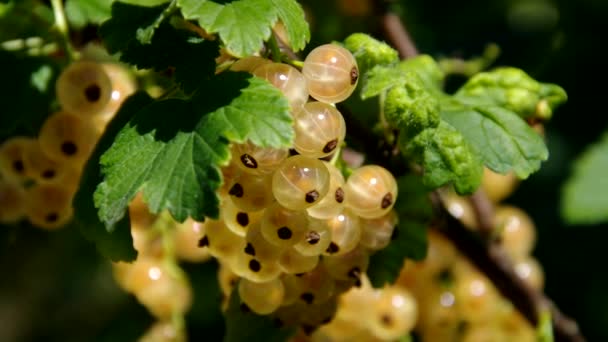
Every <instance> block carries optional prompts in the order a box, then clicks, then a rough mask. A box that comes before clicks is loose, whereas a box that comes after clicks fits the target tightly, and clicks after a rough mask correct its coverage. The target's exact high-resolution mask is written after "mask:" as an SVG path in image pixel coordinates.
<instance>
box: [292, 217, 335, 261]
mask: <svg viewBox="0 0 608 342" xmlns="http://www.w3.org/2000/svg"><path fill="white" fill-rule="evenodd" d="M330 243H331V229H330V227H329V226H328V225H327V224H326V223H325V222H324V221H322V220H317V219H312V218H309V221H308V230H307V231H306V234H304V238H303V239H302V240H301V241H300V242H298V243H296V244H295V245H294V246H293V247H294V248H295V249H296V250H297V251H298V252H300V253H301V254H302V255H309V256H316V255H321V254H323V253H324V252H325V251H326V250H327V247H329V244H330Z"/></svg>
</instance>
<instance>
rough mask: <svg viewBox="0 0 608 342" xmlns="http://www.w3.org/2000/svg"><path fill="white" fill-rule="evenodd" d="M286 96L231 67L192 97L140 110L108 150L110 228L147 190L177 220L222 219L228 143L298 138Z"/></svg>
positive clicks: (103, 202)
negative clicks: (219, 191)
mask: <svg viewBox="0 0 608 342" xmlns="http://www.w3.org/2000/svg"><path fill="white" fill-rule="evenodd" d="M291 125H292V118H291V115H290V114H289V107H288V104H287V100H286V99H285V97H284V96H283V95H282V93H281V92H280V91H279V90H278V89H277V88H275V87H273V86H272V85H270V84H269V83H268V82H266V81H264V80H261V79H258V78H255V77H252V76H249V75H247V74H245V73H231V72H226V73H223V74H220V75H218V76H217V77H215V78H213V79H211V80H210V81H208V82H206V83H204V84H203V85H202V86H201V88H199V89H198V92H197V93H196V94H195V95H194V97H193V99H192V100H191V101H190V100H179V99H169V100H164V101H158V102H155V103H152V104H151V105H149V106H147V107H145V108H143V109H142V110H140V111H139V112H138V113H137V114H136V115H135V116H134V117H133V119H132V120H131V121H130V122H129V123H128V124H127V125H126V126H125V127H124V128H123V129H122V131H121V132H120V133H119V134H118V136H117V138H116V141H115V142H114V144H113V145H112V147H111V148H110V149H109V150H108V151H107V152H106V153H105V154H104V155H103V156H102V158H101V164H102V172H103V173H104V176H105V178H104V181H103V182H102V183H101V184H100V185H99V187H98V188H97V191H96V192H95V204H96V207H97V208H99V217H100V218H101V220H102V221H103V222H104V223H105V224H106V226H107V228H108V229H109V230H111V229H112V227H113V225H114V224H115V223H116V222H118V220H120V219H121V218H122V217H123V216H124V212H125V209H126V207H127V204H128V203H129V201H130V200H131V199H132V198H133V196H134V195H135V193H136V192H137V191H139V190H143V193H144V198H145V200H146V203H148V205H149V207H150V210H151V211H153V212H155V213H158V212H160V211H161V210H163V209H168V210H169V211H170V212H171V214H172V215H173V217H174V218H175V219H176V220H178V221H184V220H185V219H186V218H187V217H189V216H190V217H192V218H194V219H196V220H200V221H202V220H203V219H204V217H205V216H208V217H214V218H216V217H217V216H218V214H219V208H218V204H219V200H218V198H217V195H216V190H217V189H218V188H219V186H220V185H221V182H222V178H221V174H220V172H219V167H220V166H223V165H227V164H228V161H229V158H230V152H229V146H228V144H229V141H234V142H244V141H246V140H250V141H251V142H253V143H254V144H256V145H259V146H272V147H285V146H289V145H290V144H291V141H292V139H293V129H292V127H291Z"/></svg>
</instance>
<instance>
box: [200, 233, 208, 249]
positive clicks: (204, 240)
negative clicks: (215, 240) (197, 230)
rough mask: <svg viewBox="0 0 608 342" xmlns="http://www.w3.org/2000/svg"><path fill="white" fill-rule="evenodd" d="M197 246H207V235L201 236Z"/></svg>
mask: <svg viewBox="0 0 608 342" xmlns="http://www.w3.org/2000/svg"><path fill="white" fill-rule="evenodd" d="M198 246H199V247H207V246H209V238H208V237H207V235H205V236H203V238H202V239H200V240H199V241H198Z"/></svg>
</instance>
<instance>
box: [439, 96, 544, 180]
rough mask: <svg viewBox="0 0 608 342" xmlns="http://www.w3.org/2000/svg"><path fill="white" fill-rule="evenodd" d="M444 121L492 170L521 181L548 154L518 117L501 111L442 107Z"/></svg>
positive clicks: (536, 167) (541, 140) (541, 142)
mask: <svg viewBox="0 0 608 342" xmlns="http://www.w3.org/2000/svg"><path fill="white" fill-rule="evenodd" d="M443 108H444V110H442V112H441V117H442V118H443V119H444V120H446V121H447V122H448V123H450V124H451V125H452V126H454V127H455V128H456V129H457V130H458V131H459V132H460V133H461V134H462V135H463V136H464V137H465V139H466V140H467V141H468V142H469V144H471V146H472V147H473V148H474V149H475V151H477V152H478V153H479V156H480V158H481V159H482V161H483V162H484V164H485V165H486V166H487V167H489V168H490V169H492V170H494V171H496V172H498V173H502V174H505V173H507V172H509V171H510V170H513V171H514V172H515V174H516V175H517V176H518V177H519V178H522V179H525V178H527V177H528V176H529V175H530V174H532V173H534V172H536V171H537V170H538V169H539V168H540V165H541V162H543V161H545V160H547V158H548V157H549V152H548V150H547V147H546V146H545V142H544V141H543V139H542V137H541V136H540V135H539V134H538V133H536V132H535V131H534V130H533V129H532V128H530V126H529V125H528V124H527V123H526V122H525V121H523V120H522V119H521V118H520V117H519V116H518V115H517V114H515V113H513V112H511V111H509V110H507V109H504V108H500V107H494V106H487V107H467V106H443Z"/></svg>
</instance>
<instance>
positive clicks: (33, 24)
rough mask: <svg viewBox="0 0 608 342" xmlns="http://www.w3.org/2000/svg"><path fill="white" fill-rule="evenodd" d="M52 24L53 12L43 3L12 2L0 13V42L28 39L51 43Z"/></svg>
mask: <svg viewBox="0 0 608 342" xmlns="http://www.w3.org/2000/svg"><path fill="white" fill-rule="evenodd" d="M53 23H54V18H53V11H52V10H51V9H50V7H49V6H47V5H46V4H44V3H43V2H41V1H35V0H19V1H13V2H11V3H10V4H8V5H4V6H2V8H1V11H0V42H6V41H9V40H13V39H25V38H30V37H40V38H42V39H43V40H45V41H53V39H56V37H55V36H54V32H53V30H52V27H53Z"/></svg>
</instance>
